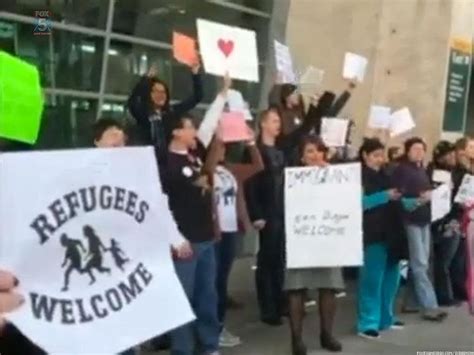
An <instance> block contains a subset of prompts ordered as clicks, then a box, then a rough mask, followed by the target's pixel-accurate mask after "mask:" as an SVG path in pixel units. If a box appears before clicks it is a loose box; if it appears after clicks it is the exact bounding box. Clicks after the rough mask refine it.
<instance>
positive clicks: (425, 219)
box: [391, 159, 431, 226]
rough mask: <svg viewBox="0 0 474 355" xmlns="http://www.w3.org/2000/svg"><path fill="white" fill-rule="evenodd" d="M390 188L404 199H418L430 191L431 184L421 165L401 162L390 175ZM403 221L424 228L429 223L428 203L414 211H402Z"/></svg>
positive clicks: (406, 161)
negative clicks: (399, 193)
mask: <svg viewBox="0 0 474 355" xmlns="http://www.w3.org/2000/svg"><path fill="white" fill-rule="evenodd" d="M391 180H392V187H394V188H396V189H398V190H399V191H400V192H401V193H402V196H403V197H405V198H419V197H420V195H421V193H423V192H426V191H429V190H431V183H430V179H429V177H428V174H427V172H426V169H425V168H424V167H423V166H422V165H417V164H415V163H412V162H409V161H408V160H406V159H405V160H403V161H401V162H400V164H399V165H398V166H397V168H396V169H395V171H394V172H393V175H392V179H391ZM404 216H405V221H407V222H408V223H410V224H416V225H420V226H425V225H428V224H430V223H431V207H430V204H429V203H425V204H424V205H422V206H419V207H418V208H416V209H415V210H414V211H410V212H409V211H406V210H405V211H404Z"/></svg>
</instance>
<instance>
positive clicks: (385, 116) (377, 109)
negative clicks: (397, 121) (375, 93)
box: [368, 105, 392, 129]
mask: <svg viewBox="0 0 474 355" xmlns="http://www.w3.org/2000/svg"><path fill="white" fill-rule="evenodd" d="M391 120H392V116H391V115H390V107H386V106H378V105H372V106H371V107H370V115H369V123H368V125H369V127H370V128H375V129H388V128H389V127H390V124H391Z"/></svg>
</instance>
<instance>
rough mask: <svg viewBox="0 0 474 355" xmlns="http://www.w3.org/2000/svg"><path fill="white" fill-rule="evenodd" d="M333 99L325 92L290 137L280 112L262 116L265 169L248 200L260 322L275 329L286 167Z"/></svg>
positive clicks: (251, 187) (280, 284) (280, 307)
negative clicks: (283, 129) (255, 248)
mask: <svg viewBox="0 0 474 355" xmlns="http://www.w3.org/2000/svg"><path fill="white" fill-rule="evenodd" d="M333 99H334V95H332V94H330V93H327V92H326V93H324V94H323V95H322V96H321V98H320V99H319V100H318V102H314V103H313V104H312V105H310V108H309V111H308V114H307V115H306V117H305V120H304V121H303V124H302V125H301V126H300V127H298V128H297V129H296V130H294V131H293V132H291V133H290V134H287V135H283V134H282V132H281V126H282V123H281V117H280V115H279V111H278V110H277V109H275V108H271V109H268V110H266V111H263V112H262V113H261V116H260V122H259V123H260V136H259V138H258V140H257V142H258V148H259V151H260V154H261V155H262V159H263V162H264V166H265V169H264V170H263V171H262V172H260V173H258V174H256V175H255V176H254V177H252V178H251V179H250V180H249V181H248V183H247V186H246V199H247V205H248V209H249V214H250V218H251V220H252V222H253V225H254V227H255V229H257V230H259V231H260V236H259V251H258V254H257V271H256V273H255V279H256V285H257V298H258V304H259V308H260V319H261V320H262V322H264V323H266V324H269V325H272V326H278V325H281V324H282V321H281V317H282V310H283V280H284V270H285V227H284V223H283V220H284V202H283V201H284V200H283V191H284V184H283V182H284V181H283V177H284V168H285V166H287V165H288V162H290V161H292V159H293V157H294V152H295V149H296V148H297V146H298V143H299V141H300V140H301V138H302V137H304V135H305V134H308V133H309V132H310V131H311V129H312V128H313V127H314V125H315V124H316V123H317V122H318V120H321V118H322V116H323V114H324V112H326V111H327V110H328V108H329V107H330V105H331V103H332V102H333Z"/></svg>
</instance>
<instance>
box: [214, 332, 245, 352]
mask: <svg viewBox="0 0 474 355" xmlns="http://www.w3.org/2000/svg"><path fill="white" fill-rule="evenodd" d="M240 344H242V341H241V340H240V338H239V337H237V336H235V335H233V334H231V333H229V332H228V331H227V329H225V328H224V329H223V330H222V332H221V335H220V337H219V346H220V347H222V348H233V347H234V346H238V345H240Z"/></svg>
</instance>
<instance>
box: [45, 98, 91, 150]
mask: <svg viewBox="0 0 474 355" xmlns="http://www.w3.org/2000/svg"><path fill="white" fill-rule="evenodd" d="M96 114H97V100H84V99H77V98H72V97H68V96H57V97H56V100H53V99H52V97H51V96H47V102H46V105H45V109H44V111H43V120H42V123H41V130H40V135H39V138H38V143H37V147H38V148H39V149H65V148H74V147H90V146H91V145H92V142H93V134H92V126H93V124H94V122H95V117H96Z"/></svg>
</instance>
